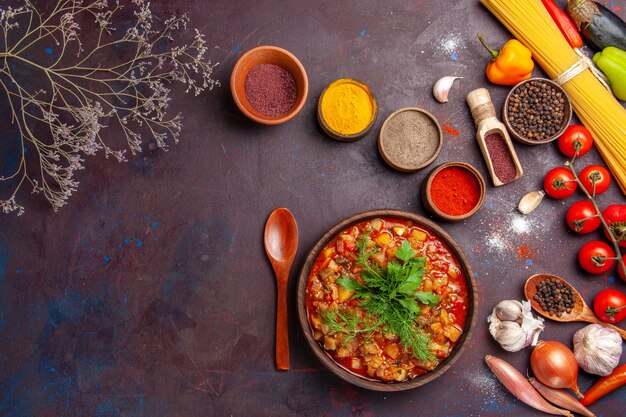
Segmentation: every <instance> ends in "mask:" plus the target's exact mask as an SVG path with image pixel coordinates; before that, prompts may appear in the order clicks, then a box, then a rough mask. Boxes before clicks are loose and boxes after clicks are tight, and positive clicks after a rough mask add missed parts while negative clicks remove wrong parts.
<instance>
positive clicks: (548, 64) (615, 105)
mask: <svg viewBox="0 0 626 417" xmlns="http://www.w3.org/2000/svg"><path fill="white" fill-rule="evenodd" d="M480 2H481V3H482V4H483V5H484V6H485V7H487V9H489V11H490V12H491V13H492V14H493V15H494V16H495V17H496V18H498V20H499V21H500V22H501V23H502V24H503V25H504V26H505V27H506V28H507V29H508V30H509V31H510V32H511V33H512V34H513V35H514V36H515V37H516V38H517V39H518V40H519V41H520V42H522V43H523V44H524V45H525V46H526V47H528V48H529V49H530V50H531V51H532V53H533V57H534V58H535V60H536V61H537V62H538V63H539V65H541V67H542V68H543V70H544V71H545V72H546V73H547V74H548V76H549V77H550V78H552V79H556V78H557V77H559V76H560V75H561V74H563V73H564V72H566V71H568V69H570V68H571V67H572V66H573V65H575V64H576V63H577V62H578V60H579V57H578V55H577V54H576V52H575V51H574V50H573V49H572V48H571V47H570V45H569V44H568V43H567V41H566V40H565V38H564V37H563V35H562V34H561V32H560V31H559V29H558V27H557V26H556V24H555V23H554V21H553V20H552V18H551V17H550V15H549V14H548V12H547V11H546V9H545V7H544V6H543V4H542V3H541V0H480ZM563 88H564V89H565V91H567V93H568V95H569V96H570V98H571V101H572V105H573V108H574V111H575V112H576V114H577V115H578V118H579V119H580V121H581V122H582V123H583V124H584V125H585V126H586V127H587V129H589V131H590V132H591V134H592V136H593V138H594V143H595V144H596V147H597V149H598V151H599V152H600V155H601V156H602V158H603V159H604V161H605V162H606V164H607V165H608V166H609V168H610V169H611V171H612V172H613V175H614V178H615V179H616V180H617V182H618V184H619V186H620V188H621V189H622V192H623V193H624V194H626V110H625V109H624V108H623V107H622V105H621V104H620V103H619V102H618V101H617V100H616V99H615V97H613V95H612V94H611V92H610V91H608V90H607V89H606V88H604V87H603V86H602V84H601V83H600V82H599V81H598V79H597V78H596V77H595V76H594V75H593V74H592V73H591V71H590V70H589V69H588V68H587V69H585V70H583V71H582V72H581V73H579V74H578V75H576V76H575V77H574V78H572V79H571V80H570V81H567V82H565V83H564V84H563Z"/></svg>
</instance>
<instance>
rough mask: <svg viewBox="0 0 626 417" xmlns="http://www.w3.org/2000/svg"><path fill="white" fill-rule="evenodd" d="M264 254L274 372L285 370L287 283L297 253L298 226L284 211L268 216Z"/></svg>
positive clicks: (282, 209) (287, 358)
mask: <svg viewBox="0 0 626 417" xmlns="http://www.w3.org/2000/svg"><path fill="white" fill-rule="evenodd" d="M264 240H265V253H266V254H267V257H268V258H269V260H270V262H271V264H272V267H273V268H274V273H275V274H276V288H277V290H278V300H277V303H276V369H278V370H281V371H288V370H289V326H288V324H289V322H288V320H287V283H288V282H289V272H290V271H291V265H292V264H293V260H294V258H295V257H296V252H297V251H298V224H297V223H296V219H294V217H293V214H291V212H290V211H289V210H287V209H286V208H277V209H276V210H274V211H272V213H270V216H269V218H268V219H267V223H266V224H265V237H264Z"/></svg>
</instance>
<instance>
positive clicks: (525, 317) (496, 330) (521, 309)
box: [487, 300, 544, 352]
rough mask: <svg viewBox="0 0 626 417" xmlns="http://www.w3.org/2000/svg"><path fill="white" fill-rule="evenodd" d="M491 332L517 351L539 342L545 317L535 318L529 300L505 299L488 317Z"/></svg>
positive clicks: (505, 347) (505, 348)
mask: <svg viewBox="0 0 626 417" xmlns="http://www.w3.org/2000/svg"><path fill="white" fill-rule="evenodd" d="M487 321H488V322H489V323H490V324H489V333H491V336H493V338H494V339H495V340H496V342H498V343H499V344H500V346H502V348H503V349H504V350H508V351H509V352H517V351H520V350H522V349H523V348H525V347H526V346H529V345H533V346H534V345H535V344H537V340H538V339H539V334H540V333H541V331H542V330H543V328H544V325H543V319H541V318H534V317H533V315H532V313H531V307H530V303H529V302H528V301H522V302H521V303H520V302H519V301H517V300H504V301H501V302H499V303H498V305H496V307H495V308H494V309H493V312H492V313H491V316H489V317H488V318H487Z"/></svg>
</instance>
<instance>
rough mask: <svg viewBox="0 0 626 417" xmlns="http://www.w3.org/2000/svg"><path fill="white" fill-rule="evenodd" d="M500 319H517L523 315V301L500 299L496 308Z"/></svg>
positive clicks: (495, 310)
mask: <svg viewBox="0 0 626 417" xmlns="http://www.w3.org/2000/svg"><path fill="white" fill-rule="evenodd" d="M494 312H495V313H496V316H498V318H499V319H500V320H507V321H516V320H517V319H519V318H520V317H521V316H522V303H520V302H519V301H517V300H503V301H500V302H499V303H498V304H497V305H496V307H495V308H494Z"/></svg>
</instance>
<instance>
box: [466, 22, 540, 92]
mask: <svg viewBox="0 0 626 417" xmlns="http://www.w3.org/2000/svg"><path fill="white" fill-rule="evenodd" d="M478 39H480V42H481V43H482V44H483V46H484V47H485V48H487V50H488V51H489V52H490V53H491V56H493V59H492V60H491V62H490V63H489V64H487V70H486V71H485V73H486V74H487V78H488V79H489V81H491V82H492V83H494V84H500V85H515V84H517V83H518V82H520V81H523V80H526V79H528V78H530V77H531V75H532V73H533V68H534V67H535V63H534V61H533V55H532V52H530V49H528V48H526V47H525V46H524V45H522V43H521V42H520V41H518V40H517V39H511V40H510V41H508V42H507V43H505V44H504V46H503V47H502V48H501V49H500V50H499V51H496V50H494V49H492V48H491V47H490V46H489V45H487V43H486V42H485V39H484V38H483V36H482V35H481V34H480V33H479V34H478Z"/></svg>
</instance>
